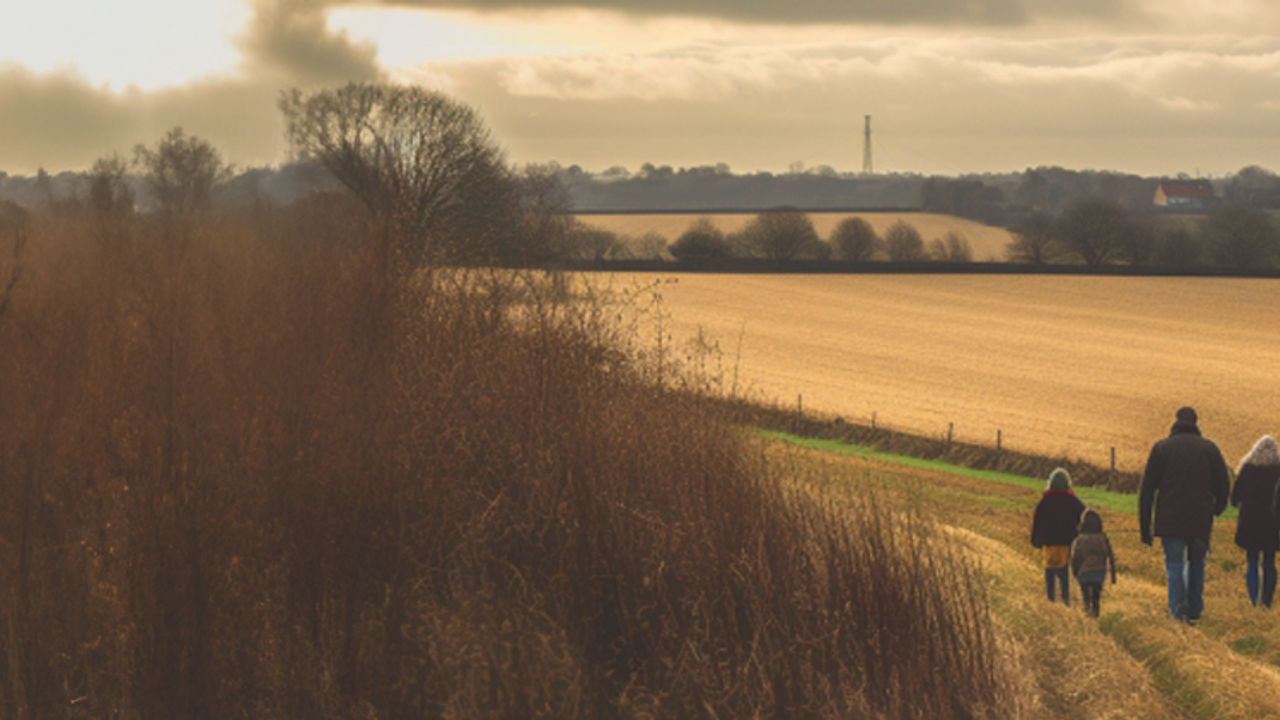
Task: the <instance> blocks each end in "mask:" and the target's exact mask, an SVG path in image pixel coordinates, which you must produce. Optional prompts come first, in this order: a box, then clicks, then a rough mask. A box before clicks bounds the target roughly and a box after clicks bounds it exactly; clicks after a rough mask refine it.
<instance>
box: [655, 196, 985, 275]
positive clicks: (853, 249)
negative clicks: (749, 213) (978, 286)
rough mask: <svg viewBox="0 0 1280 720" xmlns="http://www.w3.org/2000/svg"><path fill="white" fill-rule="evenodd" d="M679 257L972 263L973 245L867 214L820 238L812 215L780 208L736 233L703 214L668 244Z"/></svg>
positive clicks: (704, 260) (693, 260)
mask: <svg viewBox="0 0 1280 720" xmlns="http://www.w3.org/2000/svg"><path fill="white" fill-rule="evenodd" d="M667 250H668V252H669V253H670V254H671V256H672V257H673V258H675V259H676V260H679V261H682V262H686V263H707V262H714V261H717V260H726V259H742V258H758V259H762V260H770V261H775V262H778V261H782V262H785V261H789V260H835V261H847V262H868V261H873V260H888V261H892V262H921V261H940V262H972V261H973V250H972V248H971V247H970V246H969V241H968V240H967V239H966V238H965V237H964V236H963V235H961V234H960V233H956V232H950V233H947V235H946V237H943V238H934V239H933V240H932V241H931V242H929V243H926V242H925V240H924V238H923V237H922V236H921V235H920V232H919V231H918V230H916V228H915V227H914V226H912V225H911V224H909V223H907V222H904V221H901V220H899V221H898V222H896V223H894V224H893V225H891V226H890V227H889V229H888V230H886V231H885V233H884V235H883V236H880V235H879V234H877V233H876V231H875V229H874V228H873V227H871V224H870V223H868V222H867V221H866V220H864V219H863V218H861V217H857V216H851V217H847V218H845V219H843V220H841V221H840V223H839V224H837V225H836V227H835V228H834V229H833V230H832V231H831V234H830V236H829V237H828V238H826V239H823V238H821V237H819V235H818V232H817V230H816V229H815V228H814V225H813V221H812V220H810V219H809V216H808V214H806V213H804V212H801V211H799V210H797V209H795V208H777V209H774V210H769V211H766V212H763V213H759V214H758V215H756V216H755V217H754V218H753V219H752V220H751V221H750V222H748V223H747V225H746V226H745V227H743V228H742V229H741V230H738V231H736V232H728V233H726V232H724V231H723V230H721V229H720V228H719V227H717V226H716V224H715V222H714V221H712V220H711V218H709V217H705V216H704V217H700V218H698V219H697V220H695V221H694V222H693V223H692V224H691V225H690V226H689V228H688V229H687V230H685V231H684V232H683V233H681V234H680V236H679V237H678V238H676V240H675V241H674V242H672V243H671V245H670V246H669V247H668V248H667Z"/></svg>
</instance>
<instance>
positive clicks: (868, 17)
mask: <svg viewBox="0 0 1280 720" xmlns="http://www.w3.org/2000/svg"><path fill="white" fill-rule="evenodd" d="M1135 2H1136V0H1072V1H1070V2H1063V1H1062V0H791V1H790V2H784V1H779V0H383V3H382V4H385V5H395V6H400V7H417V8H427V9H434V10H446V9H447V10H478V11H504V10H563V9H591V10H611V11H616V12H622V13H626V14H630V15H637V16H646V17H659V16H668V17H669V16H677V17H705V18H718V19H723V20H729V21H734V22H744V23H772V24H787V25H812V24H821V23H833V24H842V23H849V24H888V25H903V24H918V25H976V26H1010V25H1023V24H1027V23H1029V22H1032V21H1035V20H1038V19H1054V18H1100V19H1114V18H1118V17H1122V16H1126V15H1129V14H1131V13H1132V12H1133V11H1134V5H1135Z"/></svg>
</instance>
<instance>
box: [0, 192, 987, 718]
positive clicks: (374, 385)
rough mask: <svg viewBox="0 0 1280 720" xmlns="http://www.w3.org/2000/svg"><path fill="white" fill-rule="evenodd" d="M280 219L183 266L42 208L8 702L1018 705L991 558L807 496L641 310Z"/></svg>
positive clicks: (184, 259)
mask: <svg viewBox="0 0 1280 720" xmlns="http://www.w3.org/2000/svg"><path fill="white" fill-rule="evenodd" d="M263 212H264V213H266V215H265V216H264V215H259V216H258V217H257V219H256V220H255V221H254V223H253V224H250V223H248V222H247V221H241V220H236V219H230V220H224V221H221V223H222V224H220V225H216V226H215V225H209V226H206V227H203V228H201V229H200V232H196V233H194V234H193V235H192V239H191V242H190V243H188V244H187V245H186V246H185V247H184V248H183V250H182V252H181V253H177V252H173V251H172V246H170V245H167V244H166V243H164V242H163V240H164V235H163V234H162V233H161V232H160V228H159V227H157V226H151V225H148V224H146V223H141V222H140V223H136V224H135V225H134V226H133V227H132V228H131V229H130V232H129V234H128V238H129V242H128V244H127V245H126V246H124V247H123V248H122V249H121V253H120V255H119V256H118V259H119V261H118V262H117V261H113V262H111V263H104V262H99V261H97V260H95V259H94V258H95V257H97V256H96V255H95V254H93V253H85V252H83V246H84V244H85V242H86V240H85V238H86V237H90V236H91V235H92V233H91V232H90V231H89V230H87V229H85V228H83V227H78V226H74V225H71V224H69V223H66V222H62V221H58V220H56V219H46V220H45V221H43V222H41V223H40V224H38V225H37V226H35V227H33V229H32V231H31V235H32V236H31V242H30V244H29V252H28V256H27V257H26V258H25V260H24V262H26V263H27V267H28V271H27V272H26V273H25V274H24V275H23V276H22V278H21V282H20V283H19V284H18V285H17V289H16V291H15V294H14V297H13V302H12V305H11V311H10V314H9V315H8V316H6V317H5V318H4V322H0V407H4V408H5V411H4V412H3V413H0V496H3V497H4V498H6V502H5V503H2V504H0V587H3V588H5V589H6V592H5V593H3V594H0V617H2V618H4V622H0V647H3V648H4V649H5V652H0V702H3V703H5V706H4V710H3V714H5V715H6V716H13V717H53V716H62V715H66V714H68V712H69V711H68V708H69V707H73V706H74V707H73V709H75V710H76V711H77V712H82V713H83V714H84V715H86V716H91V717H98V716H139V717H165V718H178V719H185V718H205V717H208V718H222V717H245V716H255V717H298V718H346V717H404V716H410V715H426V716H429V717H451V716H455V717H456V716H464V717H557V718H574V717H584V718H587V717H589V718H597V717H630V716H640V715H645V714H648V715H665V716H682V717H689V716H694V715H700V714H702V713H704V712H706V713H709V714H714V715H716V716H718V717H752V716H771V717H814V716H851V715H853V716H877V717H879V716H899V717H908V716H909V717H973V716H984V715H989V714H991V713H993V712H997V710H996V709H995V708H997V707H998V706H1000V703H1001V698H1002V697H1003V696H1002V693H1003V692H1004V691H1003V690H1002V687H1003V686H1002V684H1001V679H1000V678H1001V672H1000V666H999V663H998V662H997V654H996V651H995V649H994V645H995V644H994V641H993V635H992V632H993V630H992V624H991V620H990V619H989V617H988V616H987V612H986V605H985V600H984V597H983V590H982V584H981V582H980V580H979V579H978V578H976V577H975V576H974V575H973V573H972V570H970V569H969V568H968V566H967V565H965V564H964V563H963V562H960V561H959V560H958V559H957V558H955V557H953V556H952V555H951V554H949V553H948V551H947V549H946V546H945V545H943V544H941V543H935V542H934V541H932V540H930V539H929V538H928V536H927V535H926V534H924V533H922V532H920V526H919V522H920V521H919V518H911V517H905V518H904V517H902V516H899V515H897V514H893V513H889V512H887V511H885V510H882V509H879V508H877V507H875V505H874V503H872V502H870V501H868V503H866V504H863V505H861V506H859V507H857V508H855V509H854V510H851V511H849V512H851V513H853V515H845V514H842V513H841V512H837V511H835V510H832V509H830V508H825V507H820V506H818V505H817V504H816V503H815V502H814V501H812V500H809V499H807V498H808V495H807V494H806V493H804V492H802V491H798V490H797V489H795V488H794V487H793V485H792V484H791V483H790V482H789V480H788V477H787V476H786V474H785V473H786V472H787V468H779V467H777V466H770V465H766V464H765V463H764V461H763V457H764V453H763V452H761V451H760V450H759V449H756V448H753V447H751V446H750V445H749V444H748V441H747V440H745V439H744V436H743V435H742V434H741V433H739V432H738V431H737V430H735V429H734V428H733V427H731V426H730V425H729V424H728V423H727V422H725V421H724V419H723V418H722V417H721V416H720V415H719V414H718V413H717V411H715V410H713V408H712V404H711V403H709V402H708V401H707V399H706V398H705V397H703V396H700V395H698V394H696V393H690V392H687V391H686V389H687V388H688V387H692V386H693V385H694V383H690V382H685V381H684V380H682V377H683V376H681V375H679V374H672V373H671V372H670V371H669V369H664V368H662V367H657V368H655V367H653V366H652V365H651V364H649V363H646V362H644V361H642V360H641V359H640V355H639V353H638V352H637V350H638V349H639V348H640V347H642V344H641V343H639V342H638V341H637V340H636V338H635V337H634V336H632V335H630V334H629V333H628V332H627V331H626V329H625V328H626V326H625V325H618V324H617V323H616V322H615V321H614V320H613V318H614V317H615V316H616V313H617V311H618V310H619V309H620V308H618V307H616V306H613V305H610V304H608V303H605V302H603V301H597V302H592V301H582V302H574V303H563V302H558V301H556V299H555V295H554V294H553V293H551V292H549V288H552V287H553V286H554V283H553V282H552V280H551V279H550V278H548V277H544V276H541V275H537V274H530V273H510V272H506V271H500V270H479V269H478V270H472V271H467V272H463V271H457V270H445V269H439V268H435V269H427V270H424V271H422V272H418V273H414V274H408V273H388V272H386V271H385V267H384V265H383V263H384V261H385V258H384V257H383V256H381V255H380V254H379V247H380V246H379V244H378V243H376V242H368V241H363V240H362V236H363V235H365V234H368V233H377V232H380V231H382V229H381V228H380V227H379V224H378V222H377V220H376V219H370V218H368V217H363V216H357V217H354V218H352V219H350V220H348V221H347V224H346V225H345V226H344V225H339V224H337V223H307V222H305V221H304V218H299V217H297V216H294V215H291V214H290V211H288V210H281V211H263ZM207 222H212V221H207ZM4 270H5V268H3V267H0V276H2V274H3V271H4ZM606 319H608V320H606Z"/></svg>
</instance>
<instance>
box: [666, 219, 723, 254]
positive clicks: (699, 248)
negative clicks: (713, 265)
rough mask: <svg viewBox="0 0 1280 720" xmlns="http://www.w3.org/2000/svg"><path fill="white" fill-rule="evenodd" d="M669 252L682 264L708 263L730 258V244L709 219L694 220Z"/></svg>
mask: <svg viewBox="0 0 1280 720" xmlns="http://www.w3.org/2000/svg"><path fill="white" fill-rule="evenodd" d="M668 252H670V253H671V256H672V257H674V258H675V259H676V260H680V261H682V262H706V261H708V260H719V259H722V258H727V257H729V256H730V250H729V243H728V241H726V240H725V236H724V233H723V232H721V230H720V228H718V227H716V224H715V223H714V222H712V220H711V218H708V217H700V218H698V219H697V220H694V221H693V224H692V225H690V226H689V228H688V229H687V230H685V231H684V232H683V233H681V234H680V237H678V238H676V241H675V242H673V243H672V244H671V247H669V248H668Z"/></svg>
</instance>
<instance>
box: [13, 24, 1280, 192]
mask: <svg viewBox="0 0 1280 720" xmlns="http://www.w3.org/2000/svg"><path fill="white" fill-rule="evenodd" d="M351 81H384V82H399V83H415V84H421V85H424V86H427V87H429V88H432V89H434V90H439V91H441V92H445V93H448V94H450V95H452V96H454V97H456V98H458V99H460V100H462V101H464V102H466V103H469V104H471V105H472V106H473V107H475V108H477V109H478V110H479V111H480V113H481V115H482V116H483V117H484V118H485V120H486V122H487V123H488V124H489V126H490V127H491V128H492V130H493V133H494V135H495V137H496V138H497V139H498V141H499V142H500V144H501V145H502V146H503V147H504V148H505V150H506V152H507V155H508V157H509V159H510V160H511V161H512V162H513V163H527V162H538V163H543V162H552V161H554V162H558V163H560V164H561V165H565V166H568V165H574V164H576V165H580V166H581V167H583V168H585V169H587V170H593V171H601V170H604V169H606V168H609V167H612V166H623V167H626V168H629V169H631V170H633V171H634V170H636V169H638V168H639V167H640V165H642V164H643V163H653V164H654V165H671V166H673V167H690V166H696V165H715V164H717V163H726V164H728V165H729V166H730V168H731V169H732V170H733V171H734V172H740V173H741V172H753V171H762V170H763V171H770V172H784V171H787V170H788V169H789V168H794V167H797V164H799V166H803V167H807V168H814V167H818V166H822V165H827V166H831V167H833V168H835V169H836V170H838V171H858V170H861V168H862V164H863V145H864V139H863V127H864V120H863V118H864V117H865V116H867V115H870V116H872V120H871V124H872V158H871V160H872V166H873V169H874V170H875V171H876V172H917V173H926V174H944V175H959V174H963V173H980V172H1012V171H1019V170H1022V169H1025V168H1028V167H1038V166H1043V165H1060V166H1062V167H1066V168H1072V169H1095V170H1117V171H1122V172H1133V173H1138V174H1143V175H1174V174H1177V173H1186V174H1188V175H1192V176H1220V175H1224V174H1229V173H1232V172H1234V171H1236V170H1239V169H1240V168H1242V167H1244V166H1247V165H1254V164H1256V165H1261V166H1263V167H1266V168H1269V169H1272V170H1280V3H1276V2H1275V1H1274V0H1069V1H1064V0H788V1H780V0H363V1H361V2H337V1H331V0H0V171H6V172H8V173H9V174H12V175H18V174H26V175H30V174H33V173H35V172H36V170H37V168H41V167H43V168H45V169H46V170H48V171H50V172H53V173H57V172H60V171H64V170H80V169H85V168H88V167H89V166H91V165H92V163H93V161H94V160H95V159H97V158H100V157H103V156H105V155H108V154H110V153H112V152H115V153H120V154H121V155H124V156H126V157H127V156H130V155H131V153H132V148H134V147H135V146H136V145H138V144H139V143H142V144H148V145H151V144H154V143H155V141H156V140H157V139H159V137H160V136H161V135H162V134H163V133H164V132H165V131H167V130H168V129H170V128H172V127H175V126H181V127H183V128H184V129H185V130H186V131H187V132H188V133H191V134H195V135H198V136H201V137H204V138H206V139H208V140H210V141H211V142H213V143H214V145H215V146H217V147H218V148H219V150H221V151H222V153H223V155H224V157H225V158H226V159H228V160H229V161H231V162H233V163H236V164H237V165H238V166H240V167H249V166H260V165H271V164H279V163H282V162H286V161H287V160H288V148H287V146H286V144H285V142H284V139H283V134H282V129H281V122H280V118H279V114H278V111H277V109H276V98H277V97H278V95H279V92H280V91H281V90H282V89H285V88H292V87H301V88H319V87H331V86H338V85H341V84H344V83H346V82H351Z"/></svg>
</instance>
